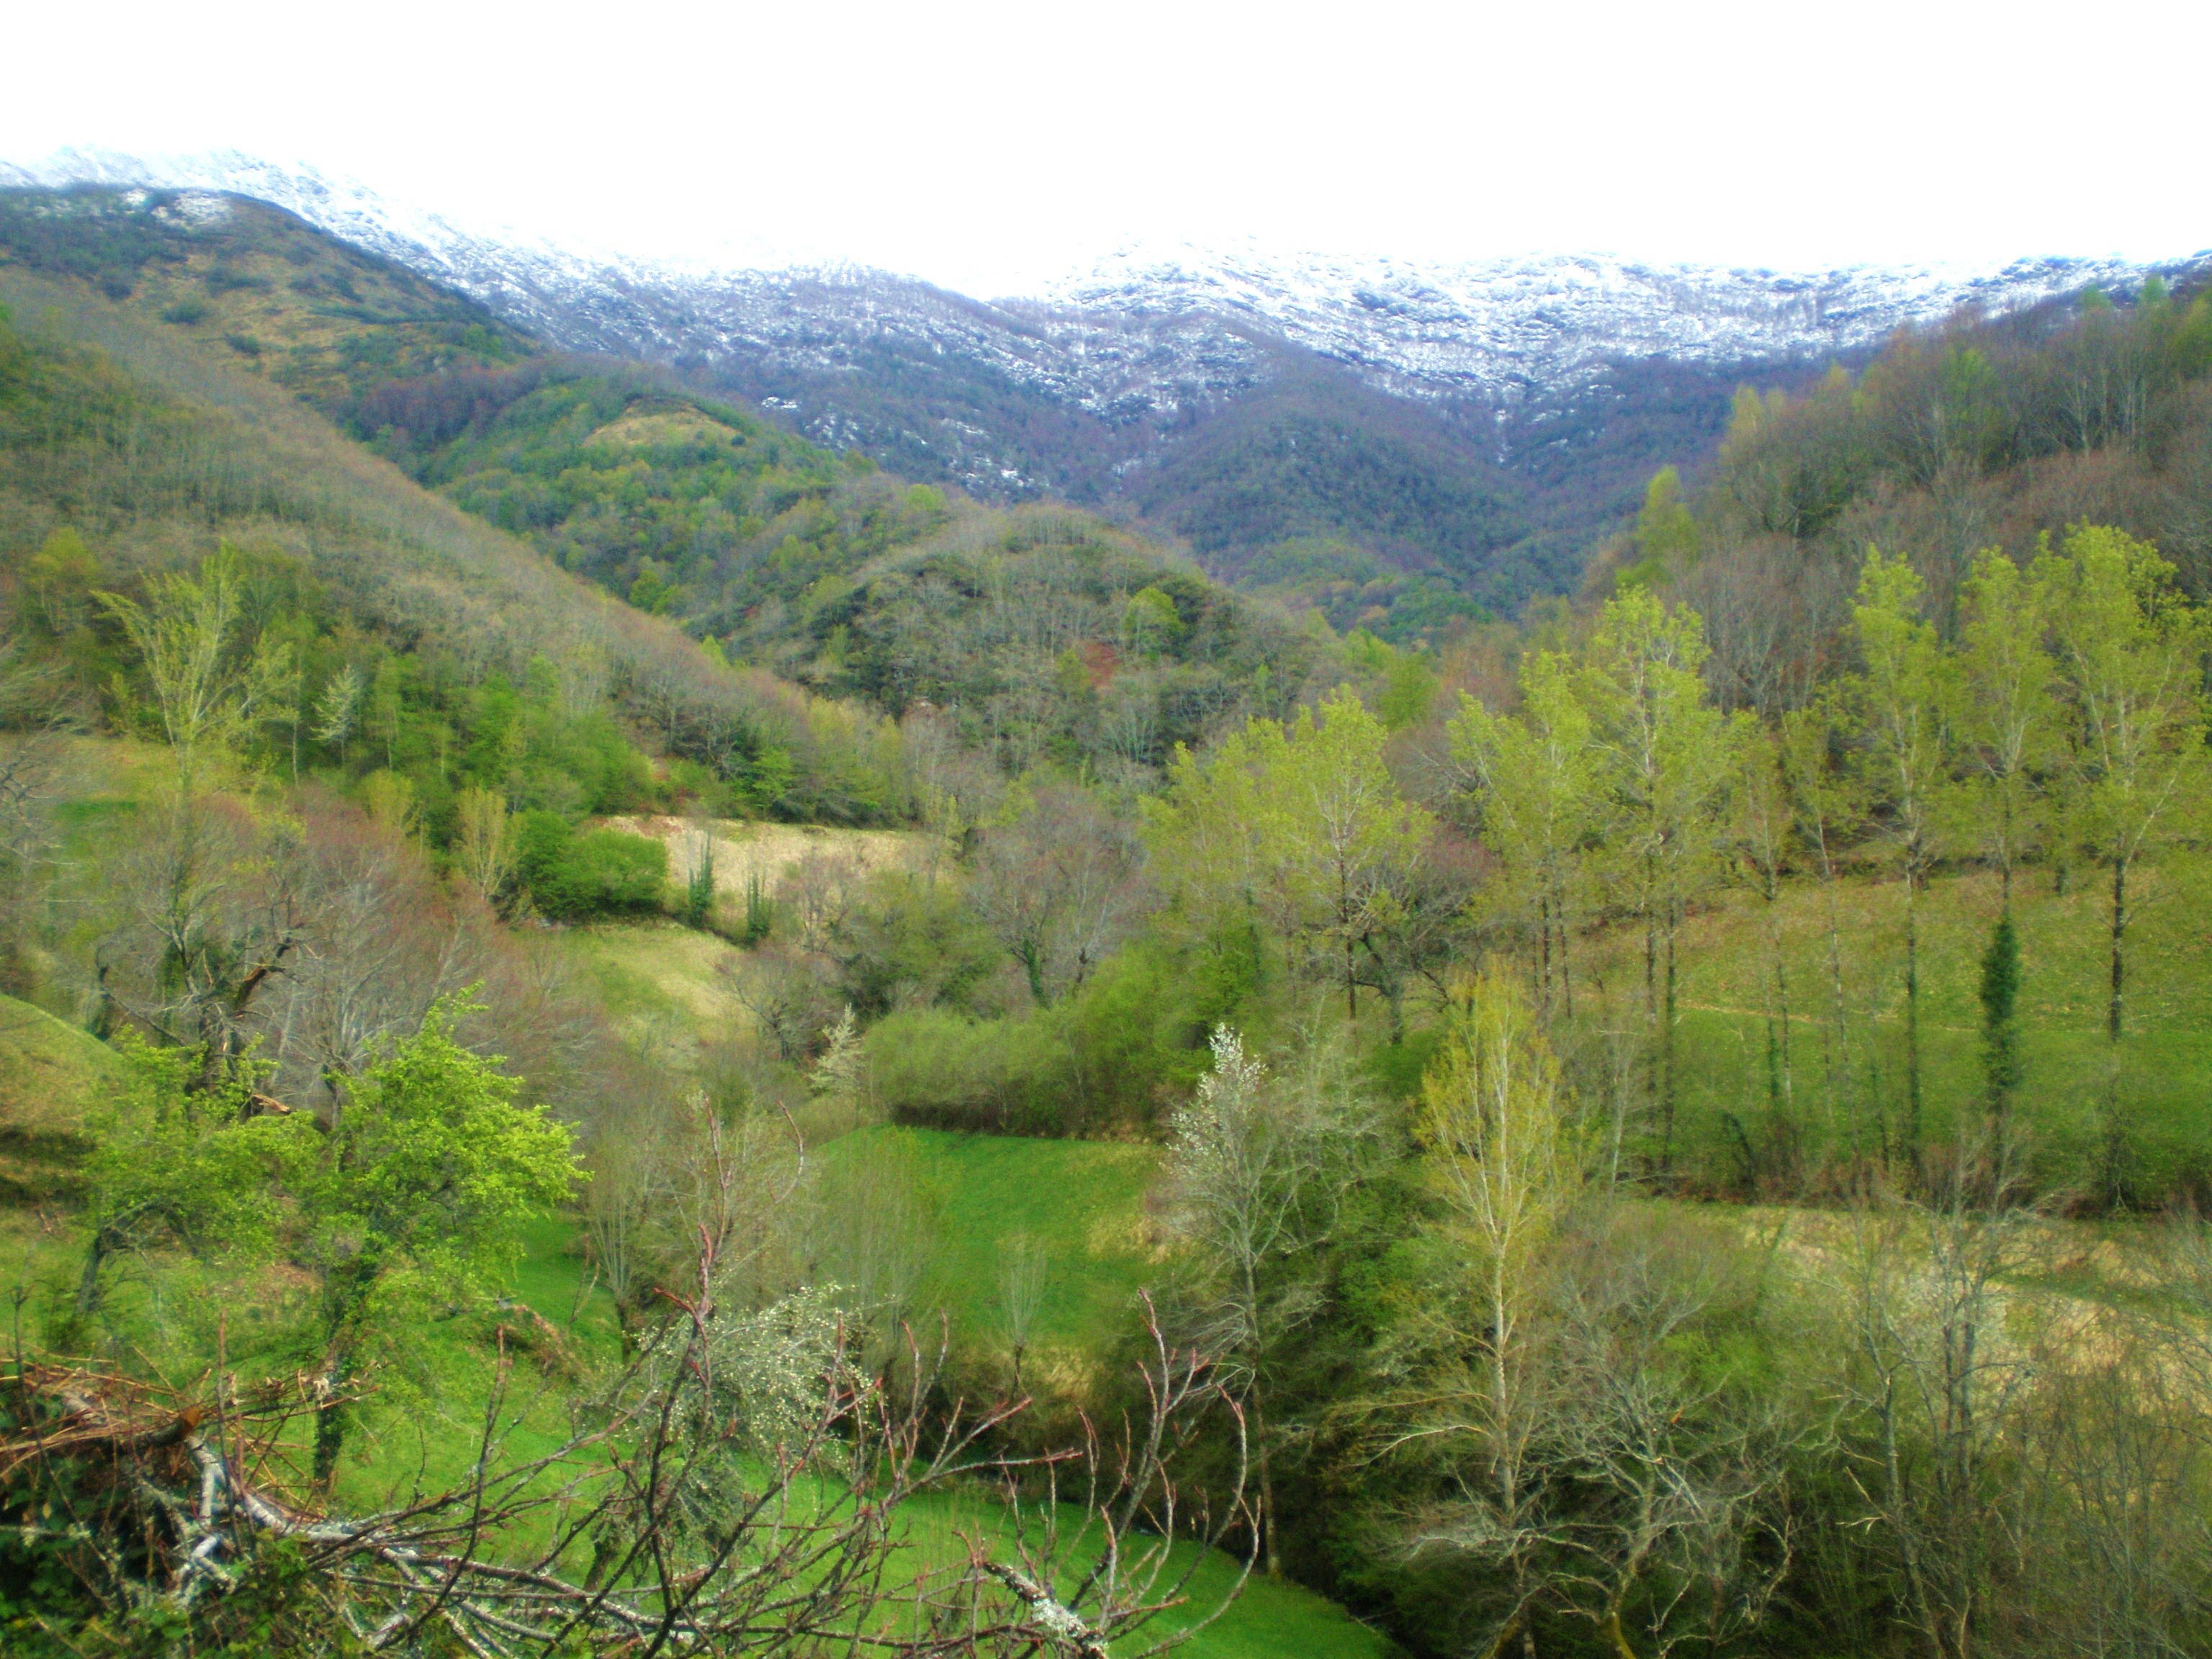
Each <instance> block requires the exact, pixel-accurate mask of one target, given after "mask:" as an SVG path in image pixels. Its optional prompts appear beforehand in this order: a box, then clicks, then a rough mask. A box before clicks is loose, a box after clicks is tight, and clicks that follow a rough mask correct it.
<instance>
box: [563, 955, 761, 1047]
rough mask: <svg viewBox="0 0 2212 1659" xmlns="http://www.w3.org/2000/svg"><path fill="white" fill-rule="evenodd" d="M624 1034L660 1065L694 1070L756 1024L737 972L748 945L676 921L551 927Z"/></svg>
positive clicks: (632, 1044) (630, 1042) (573, 964)
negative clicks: (717, 1046) (712, 1050)
mask: <svg viewBox="0 0 2212 1659" xmlns="http://www.w3.org/2000/svg"><path fill="white" fill-rule="evenodd" d="M554 938H555V939H556V940H557V941H558V945H559V949H560V951H561V952H562V955H563V956H564V957H566V958H567V959H568V962H569V963H570V964H571V965H572V966H573V967H574V968H575V969H576V970H577V971H578V972H579V973H580V975H582V976H583V977H584V979H585V980H586V982H587V983H588V984H589V985H590V987H591V988H592V991H593V993H594V994H596V996H597V998H598V1000H599V1003H600V1005H601V1006H603V1007H604V1008H605V1010H606V1011H607V1012H608V1013H609V1014H611V1016H613V1018H614V1019H615V1022H616V1024H617V1029H618V1030H620V1031H621V1033H622V1035H623V1038H624V1040H625V1041H627V1042H629V1044H630V1045H631V1046H632V1047H633V1048H635V1049H636V1050H637V1051H638V1052H639V1053H640V1054H643V1055H644V1056H645V1057H646V1058H647V1060H651V1061H653V1063H655V1064H656V1065H660V1066H667V1067H669V1068H670V1069H671V1070H672V1071H674V1072H675V1073H678V1075H681V1076H684V1077H690V1078H695V1079H696V1078H697V1077H698V1076H699V1075H700V1073H701V1070H702V1064H703V1054H704V1051H705V1049H706V1048H708V1047H711V1046H712V1045H713V1044H714V1043H716V1042H727V1041H729V1040H731V1039H732V1038H734V1037H737V1036H740V1035H742V1034H744V1033H746V1032H750V1030H752V1029H753V1017H752V1015H751V1014H750V1013H749V1012H746V1010H745V1006H744V1004H743V1003H741V1002H739V1001H738V997H737V991H736V987H735V981H734V980H733V978H732V973H733V972H734V970H735V969H736V968H737V966H738V964H739V963H742V962H743V961H744V952H743V951H740V950H738V947H737V946H736V945H732V944H730V943H729V942H728V941H727V940H726V939H720V938H718V937H717V936H715V935H714V934H713V933H702V932H700V931H699V930H698V929H696V928H691V927H682V926H679V925H678V923H676V922H673V921H647V922H624V923H608V924H604V925H601V926H597V927H570V928H566V929H563V930H562V931H561V932H560V933H556V934H555V935H554Z"/></svg>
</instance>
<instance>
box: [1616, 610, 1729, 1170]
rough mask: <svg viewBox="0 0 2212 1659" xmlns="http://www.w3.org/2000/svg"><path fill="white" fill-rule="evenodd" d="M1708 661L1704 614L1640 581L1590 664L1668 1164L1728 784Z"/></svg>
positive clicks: (1665, 1166)
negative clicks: (1689, 1001) (1680, 958)
mask: <svg viewBox="0 0 2212 1659" xmlns="http://www.w3.org/2000/svg"><path fill="white" fill-rule="evenodd" d="M1704 664H1705V632H1704V628H1703V625H1702V624H1701V623H1700V622H1699V618H1698V615H1697V613H1696V612H1695V611H1690V610H1687V609H1684V608H1680V607H1678V608H1676V609H1674V610H1671V611H1670V610H1668V608H1667V607H1666V606H1665V605H1662V604H1661V602H1660V601H1659V599H1658V598H1657V597H1656V595H1654V594H1652V593H1650V592H1644V591H1643V590H1641V589H1638V590H1635V591H1632V592H1627V593H1625V594H1623V595H1621V596H1620V598H1618V599H1613V600H1610V601H1608V602H1607V605H1606V607H1605V609H1604V611H1603V612H1602V613H1601V615H1600V617H1599V618H1598V625H1597V630H1596V632H1595V634H1594V635H1592V636H1591V639H1590V643H1589V652H1588V654H1587V656H1586V658H1585V659H1584V665H1583V698H1584V700H1585V702H1587V704H1588V706H1589V708H1590V710H1591V713H1592V716H1593V725H1594V731H1595V736H1596V740H1597V742H1598V744H1599V745H1600V749H1601V755H1602V758H1603V763H1604V773H1603V776H1604V779H1605V783H1606V786H1607V791H1608V793H1609V796H1610V804H1611V807H1612V821H1613V825H1614V827H1615V837H1616V839H1615V846H1614V851H1615V854H1616V858H1617V860H1618V866H1617V868H1616V871H1615V878H1616V880H1618V881H1620V883H1621V884H1623V885H1625V886H1626V889H1627V897H1628V902H1629V906H1630V908H1631V909H1632V912H1633V913H1634V914H1635V915H1636V916H1637V918H1638V920H1639V921H1641V922H1642V923H1643V926H1644V1012H1645V1017H1646V1019H1647V1021H1648V1024H1649V1026H1650V1047H1649V1054H1650V1061H1649V1070H1648V1072H1647V1079H1648V1092H1649V1095H1650V1100H1651V1103H1652V1105H1653V1106H1654V1108H1655V1109H1656V1115H1657V1116H1658V1118H1659V1158H1658V1163H1659V1168H1660V1170H1661V1172H1662V1174H1663V1173H1666V1172H1667V1171H1669V1170H1672V1168H1673V1167H1674V1092H1675V1091H1674V1082H1675V1080H1674V1029H1675V1024H1676V1011H1675V962H1674V940H1675V934H1676V932H1677V930H1678V929H1679V928H1680V926H1681V921H1682V914H1683V910H1684V908H1685V907H1686V905H1687V904H1688V902H1689V901H1690V899H1691V898H1692V896H1694V895H1695V894H1696V893H1697V892H1698V891H1699V890H1700V889H1701V888H1702V886H1703V885H1704V884H1705V881H1706V880H1707V879H1708V878H1710V876H1711V872H1712V870H1713V867H1714V857H1713V855H1714V853H1715V851H1716V842H1717V834H1716V830H1717V820H1716V814H1717V810H1718V808H1719V805H1720V804H1721V801H1722V799H1723V791H1724V790H1725V788H1726V787H1727V783H1728V768H1729V744H1728V729H1727V723H1726V721H1725V720H1724V719H1723V717H1722V715H1721V714H1720V712H1719V711H1718V710H1717V709H1716V708H1712V707H1711V705H1710V704H1709V703H1708V702H1707V701H1706V697H1705V681H1704V679H1703V678H1702V677H1701V676H1700V674H1699V669H1700V668H1702V667H1703V666H1704ZM1662 947H1663V948H1662ZM1662 962H1663V968H1664V973H1663V984H1662Z"/></svg>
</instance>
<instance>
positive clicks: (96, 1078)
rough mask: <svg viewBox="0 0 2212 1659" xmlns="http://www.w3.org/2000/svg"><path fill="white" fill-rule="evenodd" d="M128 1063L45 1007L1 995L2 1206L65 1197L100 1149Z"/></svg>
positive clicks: (0, 1154)
mask: <svg viewBox="0 0 2212 1659" xmlns="http://www.w3.org/2000/svg"><path fill="white" fill-rule="evenodd" d="M122 1070H123V1066H122V1062H121V1061H120V1060H118V1059H117V1058H116V1055H115V1053H114V1051H113V1050H112V1049H111V1048H108V1047H107V1046H106V1044H104V1043H101V1042H96V1041H95V1040H94V1039H93V1038H92V1037H90V1036H87V1035H86V1034H85V1033H84V1032H82V1031H81V1030H77V1029H76V1027H75V1026H73V1025H70V1024H66V1023H65V1022H64V1021H62V1020H59V1019H57V1018H54V1016H53V1015H52V1014H50V1013H48V1012H46V1010H44V1009H42V1008H34V1007H33V1006H31V1005H30V1004H29V1003H27V1002H18V1001H17V1000H15V998H13V997H6V996H0V1201H6V1202H12V1203H17V1204H23V1203H36V1202H39V1201H40V1200H46V1199H49V1198H54V1197H58V1196H64V1195H66V1194H70V1193H71V1192H73V1191H74V1190H75V1188H76V1184H77V1180H78V1176H77V1166H78V1165H79V1164H82V1162H83V1160H84V1158H85V1156H86V1154H87V1153H88V1152H90V1151H91V1150H92V1147H93V1144H94V1133H95V1132H96V1130H97V1128H98V1124H99V1109H100V1095H101V1092H102V1091H103V1090H105V1089H106V1088H109V1087H112V1086H113V1085H115V1084H116V1083H117V1082H118V1080H119V1079H120V1077H121V1073H122Z"/></svg>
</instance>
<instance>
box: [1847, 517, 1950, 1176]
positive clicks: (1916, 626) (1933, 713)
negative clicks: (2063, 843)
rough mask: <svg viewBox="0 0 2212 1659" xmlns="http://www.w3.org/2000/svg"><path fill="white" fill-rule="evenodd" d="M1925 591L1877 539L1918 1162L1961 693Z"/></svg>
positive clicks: (1859, 612)
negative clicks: (1932, 887)
mask: <svg viewBox="0 0 2212 1659" xmlns="http://www.w3.org/2000/svg"><path fill="white" fill-rule="evenodd" d="M1924 591H1925V590H1924V588H1923V584H1922V582H1921V580H1920V576H1919V573H1917V571H1915V570H1914V569H1913V568H1912V565H1911V562H1910V561H1909V560H1907V559H1906V558H1905V556H1903V555H1902V554H1899V556H1897V557H1895V558H1893V559H1892V558H1885V557H1884V556H1882V554H1881V551H1880V550H1878V549H1875V548H1869V549H1868V550H1867V562H1866V568H1865V570H1864V572H1863V574H1862V575H1861V577H1860V579H1859V588H1858V595H1857V603H1856V604H1855V605H1853V606H1852V610H1851V623H1852V631H1853V633H1854V634H1855V635H1857V641H1858V647H1859V650H1860V653H1861V654H1862V656H1863V659H1864V671H1863V673H1862V674H1861V675H1860V677H1859V678H1858V680H1857V684H1856V687H1855V690H1857V696H1858V701H1859V705H1860V712H1861V718H1862V721H1863V733H1864V738H1865V742H1866V745H1867V751H1866V762H1867V767H1868V772H1869V781H1871V782H1872V784H1873V786H1874V793H1875V795H1876V797H1877V798H1878V799H1880V800H1881V803H1882V805H1883V807H1884V809H1885V812H1886V816H1887V828H1888V831H1889V842H1890V846H1891V848H1892V849H1893V855H1894V857H1895V859H1896V861H1897V866H1898V869H1899V872H1900V873H1901V874H1902V875H1903V876H1904V878H1905V1112H1904V1121H1902V1123H1900V1124H1899V1130H1898V1145H1897V1146H1896V1147H1895V1148H1893V1149H1890V1150H1893V1151H1894V1152H1897V1153H1898V1154H1899V1155H1901V1156H1902V1157H1904V1158H1906V1159H1907V1160H1909V1161H1917V1159H1918V1158H1919V1154H1920V1133H1921V1117H1922V1109H1923V1101H1922V1082H1921V1044H1920V890H1921V889H1922V888H1923V886H1925V885H1926V884H1927V880H1928V877H1929V872H1931V871H1932V870H1933V869H1934V868H1935V866H1936V857H1937V855H1938V854H1939V853H1940V852H1941V850H1942V831H1943V824H1944V821H1945V817H1946V811H1947V802H1948V794H1949V790H1950V783H1951V779H1950V773H1949V770H1948V767H1949V755H1948V746H1947V744H1946V742H1945V722H1944V713H1945V710H1946V709H1947V708H1948V707H1949V706H1950V704H1951V701H1952V700H1951V697H1950V695H1949V691H1948V686H1949V683H1950V665H1949V664H1948V661H1947V659H1945V657H1944V655H1943V652H1942V647H1941V646H1940V645H1939V644H1938V642H1937V641H1936V629H1935V628H1934V626H1933V625H1932V624H1931V623H1929V622H1928V621H1927V620H1926V619H1925V618H1924V617H1922V615H1921V614H1920V611H1921V599H1922V597H1923V592H1924Z"/></svg>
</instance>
